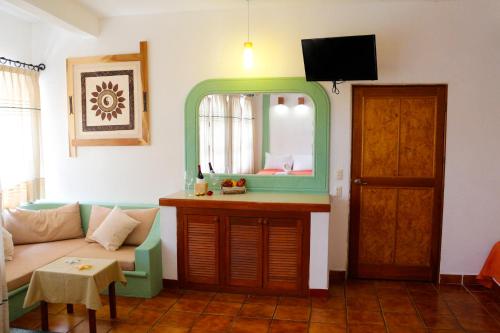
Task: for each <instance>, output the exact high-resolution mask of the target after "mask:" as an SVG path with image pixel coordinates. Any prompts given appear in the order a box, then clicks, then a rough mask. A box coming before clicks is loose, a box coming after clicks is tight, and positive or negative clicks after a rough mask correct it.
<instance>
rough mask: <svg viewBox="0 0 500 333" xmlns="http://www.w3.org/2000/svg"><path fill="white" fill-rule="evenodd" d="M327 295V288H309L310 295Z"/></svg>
mask: <svg viewBox="0 0 500 333" xmlns="http://www.w3.org/2000/svg"><path fill="white" fill-rule="evenodd" d="M329 295H330V294H329V292H328V289H309V296H311V297H328V296H329Z"/></svg>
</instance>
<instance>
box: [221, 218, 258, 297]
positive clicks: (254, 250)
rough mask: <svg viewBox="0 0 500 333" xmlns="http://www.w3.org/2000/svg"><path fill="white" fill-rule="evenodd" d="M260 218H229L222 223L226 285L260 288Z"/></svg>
mask: <svg viewBox="0 0 500 333" xmlns="http://www.w3.org/2000/svg"><path fill="white" fill-rule="evenodd" d="M262 221H263V219H262V218H257V217H237V216H230V217H228V218H227V220H226V228H225V230H226V237H225V238H226V277H227V280H226V284H227V285H228V286H230V287H255V288H260V287H261V286H262Z"/></svg>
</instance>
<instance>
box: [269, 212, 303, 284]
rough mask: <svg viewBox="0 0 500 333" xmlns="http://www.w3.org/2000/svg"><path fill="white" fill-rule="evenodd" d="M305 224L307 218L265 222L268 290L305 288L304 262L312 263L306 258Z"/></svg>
mask: <svg viewBox="0 0 500 333" xmlns="http://www.w3.org/2000/svg"><path fill="white" fill-rule="evenodd" d="M303 225H304V219H300V218H294V217H291V218H272V219H266V220H265V222H264V247H265V248H264V281H263V283H264V285H263V286H264V288H265V289H269V290H283V291H287V290H290V291H293V290H299V289H300V288H301V285H302V278H303V276H302V275H303V268H302V265H303V262H304V261H307V262H308V263H309V261H308V260H306V259H305V258H303V257H302V252H303V246H304V244H303V243H304V242H303V240H302V239H303V235H304V228H303ZM307 243H308V242H307ZM308 244H309V243H308ZM307 257H308V256H307ZM307 269H309V265H307Z"/></svg>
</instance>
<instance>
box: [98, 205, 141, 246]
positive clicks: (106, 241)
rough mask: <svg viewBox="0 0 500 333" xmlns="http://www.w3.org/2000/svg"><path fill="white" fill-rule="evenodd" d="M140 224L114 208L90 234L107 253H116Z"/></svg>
mask: <svg viewBox="0 0 500 333" xmlns="http://www.w3.org/2000/svg"><path fill="white" fill-rule="evenodd" d="M139 224H141V222H139V221H137V220H135V219H133V218H131V217H130V216H128V215H127V214H125V213H124V212H123V211H122V210H121V209H120V208H118V207H115V208H113V210H112V211H111V213H109V214H108V216H107V217H106V218H105V219H104V221H102V223H101V225H100V226H99V227H98V228H97V229H96V230H95V231H94V233H93V234H92V237H91V238H92V239H93V240H95V241H96V242H97V243H99V244H101V245H102V246H103V247H104V248H105V249H106V250H108V251H116V250H118V249H119V248H120V246H122V244H123V242H124V241H125V239H126V238H127V236H128V235H129V234H130V233H131V232H132V231H133V230H134V229H135V228H136V227H137V226H138V225H139Z"/></svg>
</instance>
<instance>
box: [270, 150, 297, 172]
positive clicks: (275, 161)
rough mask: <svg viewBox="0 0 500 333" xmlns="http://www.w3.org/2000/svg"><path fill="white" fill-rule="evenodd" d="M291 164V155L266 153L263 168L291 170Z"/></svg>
mask: <svg viewBox="0 0 500 333" xmlns="http://www.w3.org/2000/svg"><path fill="white" fill-rule="evenodd" d="M292 164H293V159H292V155H275V154H270V153H266V162H265V163H264V169H280V170H291V169H292Z"/></svg>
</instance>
